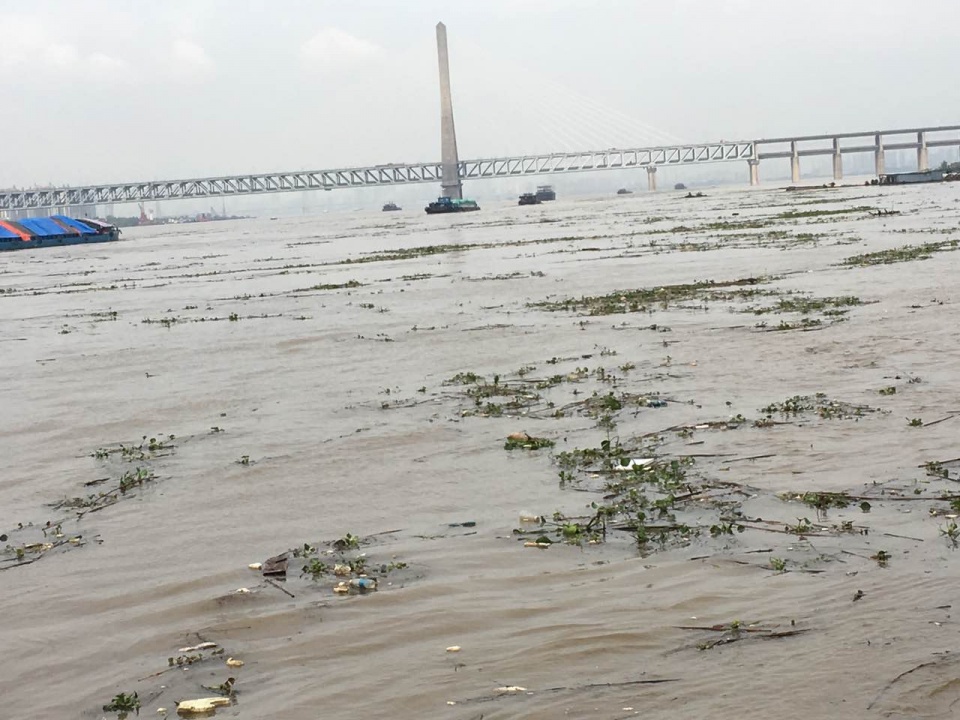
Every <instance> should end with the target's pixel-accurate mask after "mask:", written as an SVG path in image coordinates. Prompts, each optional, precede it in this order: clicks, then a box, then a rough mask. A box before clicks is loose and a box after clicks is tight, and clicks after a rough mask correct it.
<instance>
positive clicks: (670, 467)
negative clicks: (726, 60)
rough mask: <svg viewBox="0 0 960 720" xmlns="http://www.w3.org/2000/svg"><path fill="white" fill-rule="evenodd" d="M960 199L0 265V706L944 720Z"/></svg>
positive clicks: (540, 212)
mask: <svg viewBox="0 0 960 720" xmlns="http://www.w3.org/2000/svg"><path fill="white" fill-rule="evenodd" d="M958 199H960V183H945V184H940V185H927V186H915V187H902V188H878V187H863V186H856V185H851V186H847V187H843V188H836V189H818V190H809V191H804V192H784V191H783V190H781V189H774V188H765V189H761V190H752V191H751V190H746V189H739V188H738V189H714V190H707V191H706V197H702V198H695V197H694V198H687V197H685V196H684V193H677V192H662V193H659V194H656V195H653V194H636V195H631V196H625V197H604V198H593V199H579V200H564V199H561V200H560V201H557V202H553V203H545V204H543V205H539V206H534V207H516V206H514V205H512V204H506V203H501V204H496V203H484V207H483V210H482V211H481V212H479V213H470V214H466V215H462V216H430V217H428V216H426V215H424V214H423V213H422V212H421V211H420V210H419V209H412V210H409V211H407V210H404V211H402V212H398V213H379V212H372V211H371V212H363V213H361V212H356V213H341V214H333V213H331V214H326V215H322V216H316V217H297V218H281V219H279V220H275V221H270V220H266V219H256V220H245V221H228V222H216V223H206V224H193V225H181V226H176V225H171V226H159V227H147V228H131V229H128V230H125V231H124V234H123V239H122V240H121V241H120V242H117V243H111V244H103V245H96V246H87V247H69V248H51V249H45V250H37V251H23V252H8V253H4V254H3V255H2V256H0V320H2V322H0V357H2V360H3V363H2V364H3V373H2V375H0V408H2V412H3V416H4V420H5V421H4V423H3V424H2V426H0V448H2V453H0V534H2V535H3V537H2V538H0V604H2V607H3V609H4V622H3V623H2V624H0V650H2V652H0V717H2V718H11V719H16V718H24V719H26V718H51V719H54V718H87V719H94V718H117V717H123V716H124V708H128V709H129V711H130V712H131V717H133V714H132V713H133V712H135V708H136V706H137V705H139V714H140V716H141V717H161V716H163V715H164V714H166V715H167V716H169V717H171V718H173V717H177V714H178V708H177V704H178V702H181V701H185V700H194V699H198V698H209V697H223V698H225V701H224V702H225V703H226V704H224V705H222V706H220V707H218V708H217V709H216V714H215V717H217V718H234V717H235V718H251V719H260V718H282V719H284V720H300V719H303V720H315V719H317V718H345V717H368V718H411V719H413V718H416V719H433V718H436V719H441V720H442V719H450V720H479V719H480V718H484V720H493V719H495V718H496V719H500V718H543V719H553V718H562V717H570V718H609V719H611V720H612V719H616V718H630V717H648V718H649V717H655V718H691V717H710V718H715V719H722V718H737V719H738V720H743V719H746V718H757V719H758V720H759V719H763V720H766V719H768V718H774V717H775V718H781V719H784V718H834V717H849V718H872V717H877V718H881V717H896V718H941V717H952V713H954V712H960V659H958V651H957V641H958V625H957V621H956V619H955V617H954V616H955V615H956V614H957V613H958V611H960V597H958V593H957V580H958V573H957V566H958V565H957V564H958V562H960V553H958V550H957V549H956V545H957V542H958V540H960V529H958V527H957V524H956V517H957V513H958V511H960V459H958V458H960V443H958V441H957V438H958V437H960V394H958V389H957V388H958V385H957V379H958V377H960V349H958V348H960V345H958V330H957V328H958V327H960V304H958V303H960V294H958V287H960V286H958V282H957V278H958V277H960V254H958V253H957V252H956V250H957V249H958V241H960V205H958ZM510 436H512V440H508V437H510ZM271 558H274V559H277V558H279V559H277V560H276V563H274V567H266V568H265V567H263V566H260V567H258V566H257V564H258V563H259V564H263V563H265V562H266V561H267V560H268V559H271ZM284 561H285V562H284ZM277 563H279V565H280V566H281V569H282V567H283V566H284V565H285V566H286V573H285V574H283V573H280V572H278V571H276V567H275V565H276V564H277ZM251 564H253V567H254V568H255V569H251V568H250V567H249V566H250V565H251ZM265 569H267V570H270V571H274V572H272V573H271V574H269V575H267V576H265V575H264V574H263V571H264V570H265ZM373 583H376V586H377V587H376V589H368V590H366V591H364V590H363V589H362V588H359V587H357V586H358V585H363V584H367V585H372V584H373ZM955 605H956V606H957V607H954V606H955ZM241 663H242V665H241ZM229 678H233V680H232V681H231V680H229ZM134 693H136V698H135V699H134V698H133V694H134ZM105 706H106V707H110V708H112V709H109V710H107V709H105ZM185 707H186V706H182V707H181V714H184V713H185V712H186V710H185Z"/></svg>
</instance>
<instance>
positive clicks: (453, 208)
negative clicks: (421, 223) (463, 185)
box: [424, 197, 480, 215]
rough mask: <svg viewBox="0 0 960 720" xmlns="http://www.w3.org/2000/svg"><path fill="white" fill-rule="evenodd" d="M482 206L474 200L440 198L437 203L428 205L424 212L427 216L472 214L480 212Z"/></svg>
mask: <svg viewBox="0 0 960 720" xmlns="http://www.w3.org/2000/svg"><path fill="white" fill-rule="evenodd" d="M479 209H480V206H479V205H477V203H476V201H474V200H467V199H466V198H464V199H460V198H450V197H439V198H437V201H436V202H432V203H430V204H429V205H427V206H426V207H425V208H424V210H425V211H426V213H427V215H441V214H443V213H456V212H471V211H473V210H479Z"/></svg>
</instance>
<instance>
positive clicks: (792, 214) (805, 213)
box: [777, 205, 876, 220]
mask: <svg viewBox="0 0 960 720" xmlns="http://www.w3.org/2000/svg"><path fill="white" fill-rule="evenodd" d="M875 209H876V208H873V207H871V206H870V205H858V206H857V207H852V208H834V209H833V210H787V211H786V212H782V213H780V214H779V215H777V218H778V219H780V220H796V219H801V218H812V217H829V216H831V215H847V214H850V213H865V212H870V211H871V210H875Z"/></svg>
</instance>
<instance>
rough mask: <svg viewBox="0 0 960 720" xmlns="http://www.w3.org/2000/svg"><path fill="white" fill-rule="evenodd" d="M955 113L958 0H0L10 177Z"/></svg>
mask: <svg viewBox="0 0 960 720" xmlns="http://www.w3.org/2000/svg"><path fill="white" fill-rule="evenodd" d="M438 20H443V21H444V22H445V23H446V25H447V28H448V33H449V41H450V51H451V73H452V77H453V93H454V112H455V115H456V122H457V131H458V140H459V145H460V153H461V157H464V158H470V157H479V156H490V155H496V154H502V153H510V152H524V151H540V150H550V149H589V148H594V147H601V148H603V147H611V146H618V147H624V146H627V145H630V144H635V145H644V144H653V143H655V142H657V141H658V140H662V139H667V138H671V137H672V138H676V139H681V140H685V141H701V140H703V141H706V140H715V139H720V138H725V139H735V138H749V137H760V136H771V135H784V134H792V133H812V132H821V131H828V130H864V129H870V128H879V127H895V126H910V125H926V124H940V123H943V124H950V123H956V122H957V121H958V120H960V96H958V93H957V92H956V90H955V88H954V86H953V85H954V83H953V79H952V72H951V71H952V70H953V67H954V66H955V60H956V53H957V51H956V48H957V47H958V46H960V43H958V40H960V3H953V2H947V0H913V2H910V3H906V2H902V1H901V0H830V1H827V0H807V1H806V2H803V3H797V2H786V1H781V0H671V1H669V2H668V1H667V0H656V1H654V0H605V1H602V0H596V1H590V0H579V1H576V0H482V1H481V0H447V1H446V2H437V1H434V0H389V1H388V0H379V1H377V0H349V1H345V0H336V1H335V2H327V1H326V0H163V1H162V2H159V1H158V2H139V1H137V2H134V1H133V0H82V1H81V0H30V1H29V2H25V1H24V0H0V37H2V45H0V93H2V96H3V97H4V111H3V113H2V114H0V129H2V135H0V137H3V138H4V142H3V148H2V151H0V187H9V186H12V185H17V186H25V185H30V184H34V183H54V184H64V183H70V184H82V183H92V182H108V181H118V180H138V179H157V178H165V177H169V178H173V177H185V176H194V175H215V174H230V173H243V172H256V171H266V170H291V169H300V168H329V167H337V166H348V165H362V164H376V163H386V162H400V161H416V160H434V159H438V158H439V138H438V123H439V120H438V115H439V110H438V93H437V68H436V57H435V45H434V25H435V23H436V22H437V21H438Z"/></svg>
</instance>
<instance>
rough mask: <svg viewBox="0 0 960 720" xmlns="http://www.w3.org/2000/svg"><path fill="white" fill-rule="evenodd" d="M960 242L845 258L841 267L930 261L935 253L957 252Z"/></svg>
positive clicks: (897, 249)
mask: <svg viewBox="0 0 960 720" xmlns="http://www.w3.org/2000/svg"><path fill="white" fill-rule="evenodd" d="M958 245H960V241H958V240H942V241H940V242H932V243H923V244H922V245H904V246H902V247H897V248H891V249H890V250H878V251H877V252H871V253H863V254H862V255H853V256H851V257H848V258H845V259H844V260H843V261H842V262H841V263H840V265H845V266H847V267H867V266H870V265H891V264H893V263H899V262H910V261H911V260H929V259H930V258H931V257H933V255H934V254H935V253H938V252H950V251H953V250H956V249H957V247H958Z"/></svg>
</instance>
